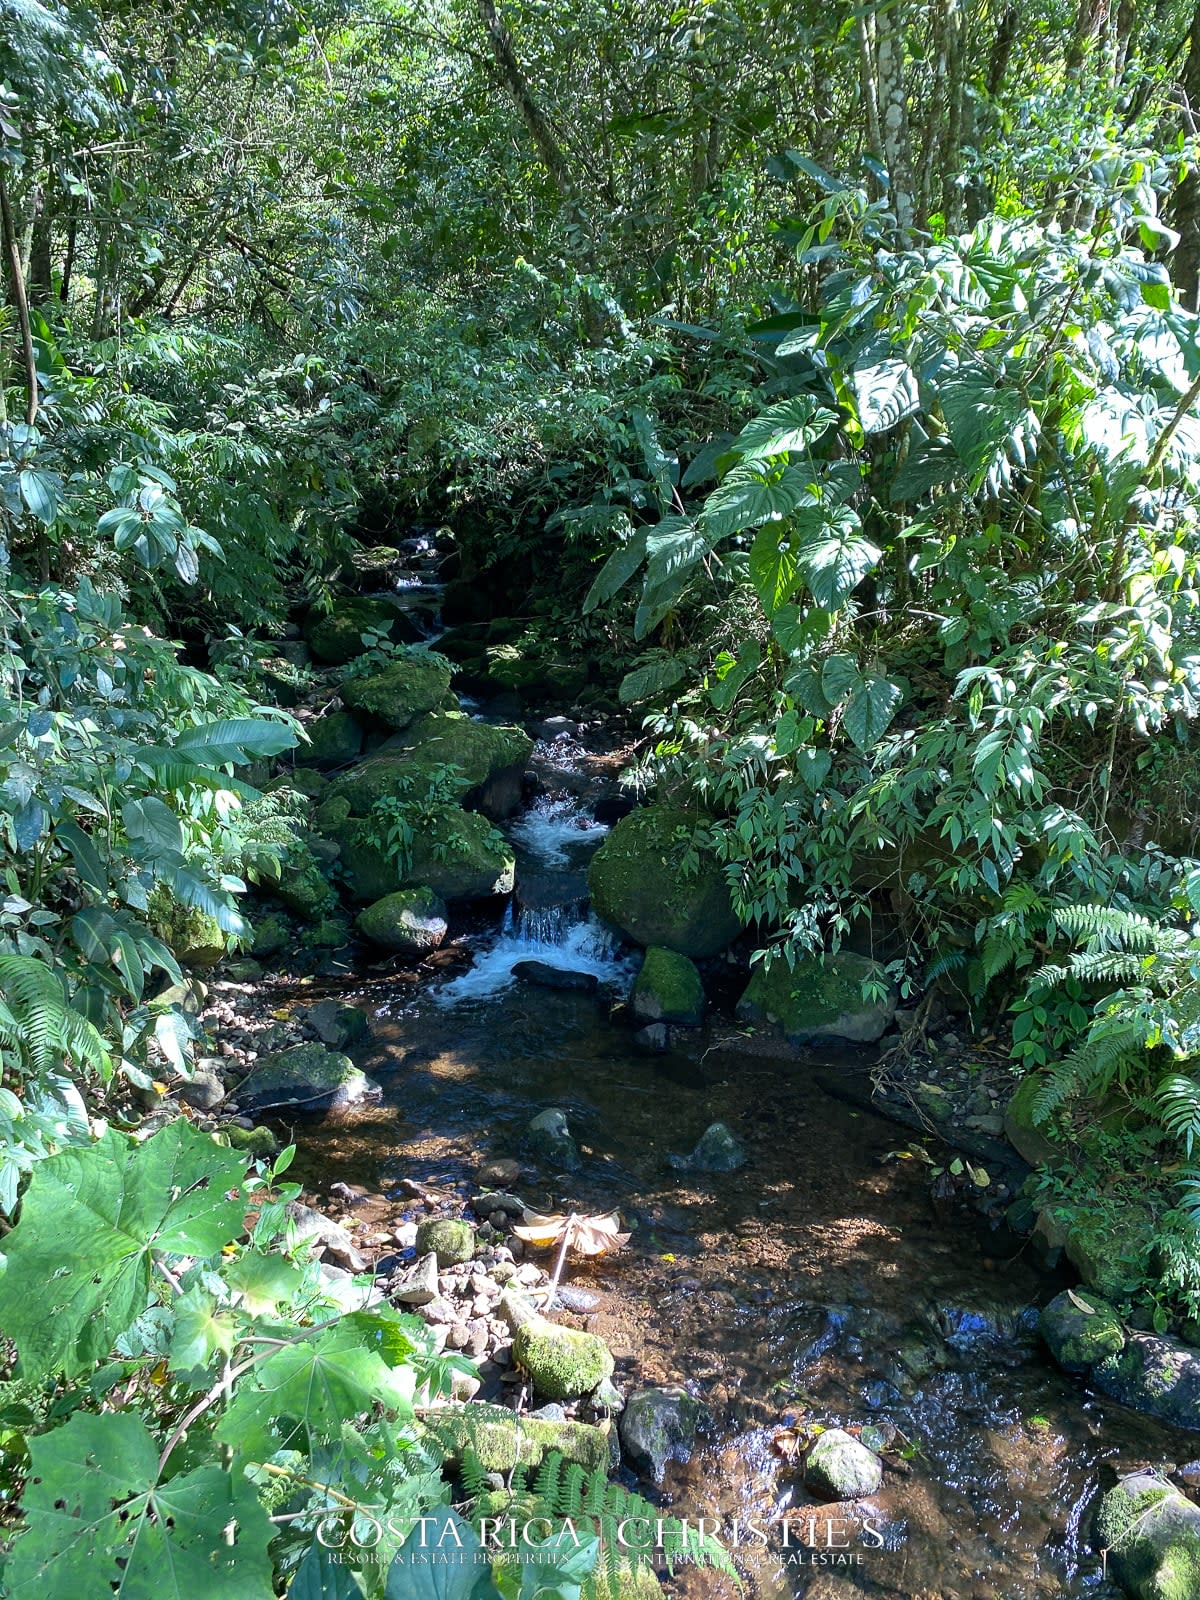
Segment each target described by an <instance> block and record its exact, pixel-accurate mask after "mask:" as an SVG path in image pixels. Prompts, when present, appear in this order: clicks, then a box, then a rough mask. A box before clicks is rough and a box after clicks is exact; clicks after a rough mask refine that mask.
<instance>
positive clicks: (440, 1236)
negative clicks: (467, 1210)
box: [417, 1217, 475, 1268]
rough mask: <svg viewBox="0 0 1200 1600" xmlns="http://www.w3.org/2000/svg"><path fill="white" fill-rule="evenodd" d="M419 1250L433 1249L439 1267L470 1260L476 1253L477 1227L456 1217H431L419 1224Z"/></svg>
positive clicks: (428, 1250) (419, 1251) (421, 1251)
mask: <svg viewBox="0 0 1200 1600" xmlns="http://www.w3.org/2000/svg"><path fill="white" fill-rule="evenodd" d="M417 1251H418V1253H419V1254H421V1255H425V1254H427V1253H428V1252H430V1251H432V1252H433V1254H434V1255H435V1256H436V1257H437V1264H438V1266H439V1267H443V1268H445V1267H453V1266H457V1265H458V1264H459V1263H460V1262H463V1261H470V1260H471V1258H472V1257H473V1256H474V1254H475V1229H474V1228H473V1227H472V1226H471V1224H470V1223H469V1222H464V1221H463V1220H462V1219H461V1218H456V1217H429V1218H428V1219H427V1220H426V1221H424V1222H422V1223H419V1224H418V1226H417Z"/></svg>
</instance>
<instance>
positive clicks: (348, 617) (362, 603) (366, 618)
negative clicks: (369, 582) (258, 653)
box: [304, 598, 418, 666]
mask: <svg viewBox="0 0 1200 1600" xmlns="http://www.w3.org/2000/svg"><path fill="white" fill-rule="evenodd" d="M364 634H372V635H375V634H382V635H383V636H384V637H385V638H387V639H390V640H392V641H393V642H396V643H412V642H414V641H415V639H416V638H417V637H418V635H417V631H416V629H415V627H414V625H413V623H412V621H411V620H410V619H409V618H408V617H406V616H405V615H404V613H403V612H402V611H400V610H399V609H398V608H397V607H396V606H395V605H393V604H392V602H391V601H390V600H368V599H363V598H352V599H345V600H338V601H337V602H335V604H334V608H333V610H332V611H330V612H327V613H326V614H325V615H322V614H321V613H320V612H317V611H310V612H309V613H308V616H307V617H306V618H305V621H304V637H305V639H306V640H307V641H308V648H309V649H310V650H311V651H312V653H313V655H314V656H316V658H317V660H318V661H325V662H328V663H329V665H331V666H344V665H345V663H346V662H347V661H353V660H354V658H355V656H360V655H362V653H363V651H364V650H365V649H366V646H365V644H364V643H363V635H364Z"/></svg>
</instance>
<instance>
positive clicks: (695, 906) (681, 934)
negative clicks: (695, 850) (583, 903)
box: [588, 806, 741, 960]
mask: <svg viewBox="0 0 1200 1600" xmlns="http://www.w3.org/2000/svg"><path fill="white" fill-rule="evenodd" d="M711 821H712V819H711V818H710V817H705V816H700V815H697V814H695V813H693V812H688V811H679V810H675V809H673V808H670V807H667V806H645V807H642V808H641V809H639V810H637V811H633V812H631V813H630V814H629V816H627V817H624V818H622V820H621V821H620V822H618V823H617V825H616V827H615V828H614V829H613V830H612V832H611V833H610V834H609V836H608V838H607V839H606V840H605V841H604V843H603V844H602V845H601V846H600V848H599V850H597V852H596V854H595V856H594V857H593V858H592V864H591V867H590V869H589V871H588V884H589V887H590V889H591V894H592V905H593V906H594V908H595V910H596V912H597V913H598V914H599V915H600V916H601V917H603V918H604V920H605V921H606V922H609V923H611V924H612V925H613V927H615V928H618V929H619V930H620V931H621V932H622V933H623V934H625V936H626V937H627V938H629V939H632V940H633V942H634V943H635V944H640V945H646V946H650V945H661V946H663V947H664V948H665V949H668V950H674V951H676V952H678V954H680V955H684V956H690V957H692V958H693V959H697V960H698V959H701V958H703V957H705V956H714V955H717V954H718V953H719V952H720V951H722V950H724V949H725V947H726V945H728V944H729V943H730V942H731V941H732V940H733V939H735V938H736V937H737V935H738V933H739V932H740V931H741V922H740V920H739V918H738V917H737V915H736V913H735V912H734V909H733V901H732V899H731V898H730V893H729V885H728V884H727V882H726V881H725V873H724V869H723V868H722V866H721V863H720V862H719V861H718V860H717V858H716V857H715V856H714V855H712V854H711V853H707V852H705V853H702V854H701V855H700V858H699V862H698V863H697V864H696V865H695V866H693V867H692V868H690V869H688V870H685V868H684V856H685V854H686V853H687V850H688V845H689V842H690V841H691V839H692V837H693V835H694V834H695V833H696V831H697V830H698V829H700V828H703V827H705V826H706V825H708V824H710V823H711Z"/></svg>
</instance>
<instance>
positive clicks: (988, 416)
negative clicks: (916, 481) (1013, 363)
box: [938, 368, 1029, 481]
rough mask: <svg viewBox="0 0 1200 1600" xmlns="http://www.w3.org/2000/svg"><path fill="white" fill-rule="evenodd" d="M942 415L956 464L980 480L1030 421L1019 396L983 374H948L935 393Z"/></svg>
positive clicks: (969, 370)
mask: <svg viewBox="0 0 1200 1600" xmlns="http://www.w3.org/2000/svg"><path fill="white" fill-rule="evenodd" d="M938 398H939V400H940V401H941V406H942V415H943V416H944V417H945V419H946V426H947V427H948V428H949V430H950V439H951V442H952V443H953V445H954V448H955V450H956V452H957V453H958V457H959V460H960V461H961V462H962V463H963V465H964V466H965V467H966V468H967V470H968V472H970V474H971V476H972V478H973V479H975V480H976V481H979V480H981V479H982V478H983V477H984V475H985V474H986V473H987V471H988V470H989V468H990V467H991V466H992V465H993V463H994V462H995V461H996V459H997V457H998V456H1000V455H1002V454H1003V453H1004V451H1005V449H1006V447H1007V446H1008V444H1009V443H1010V441H1011V440H1012V439H1013V438H1014V436H1015V435H1016V434H1017V432H1018V430H1019V429H1021V428H1023V427H1024V426H1025V425H1026V424H1027V422H1028V421H1029V408H1028V407H1027V405H1026V404H1025V401H1024V399H1023V398H1022V395H1021V392H1020V390H1019V389H1017V388H1016V387H1015V386H1013V385H1011V384H1004V383H1001V382H1000V381H998V380H997V378H996V376H995V375H994V374H993V373H991V372H988V371H986V370H982V369H980V370H975V369H973V368H964V369H962V370H960V371H958V372H954V373H949V374H948V375H947V376H946V377H945V378H944V379H943V380H942V383H941V385H940V387H939V389H938Z"/></svg>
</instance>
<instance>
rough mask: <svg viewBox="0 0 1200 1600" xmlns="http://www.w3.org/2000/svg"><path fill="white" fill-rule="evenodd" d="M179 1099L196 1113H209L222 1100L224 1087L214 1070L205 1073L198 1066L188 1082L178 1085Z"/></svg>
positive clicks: (201, 1067)
mask: <svg viewBox="0 0 1200 1600" xmlns="http://www.w3.org/2000/svg"><path fill="white" fill-rule="evenodd" d="M179 1098H180V1099H181V1100H182V1101H183V1102H184V1104H185V1105H189V1106H193V1107H194V1108H195V1109H196V1110H197V1111H211V1110H212V1109H213V1107H214V1106H219V1105H220V1104H221V1101H222V1100H224V1098H225V1085H224V1083H222V1081H221V1078H220V1075H219V1074H218V1073H217V1071H216V1070H215V1068H210V1069H209V1070H208V1071H205V1070H204V1068H203V1066H199V1067H197V1069H196V1071H195V1072H194V1073H193V1074H192V1076H191V1077H190V1078H189V1079H188V1081H187V1082H186V1083H184V1084H181V1085H180V1089H179Z"/></svg>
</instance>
